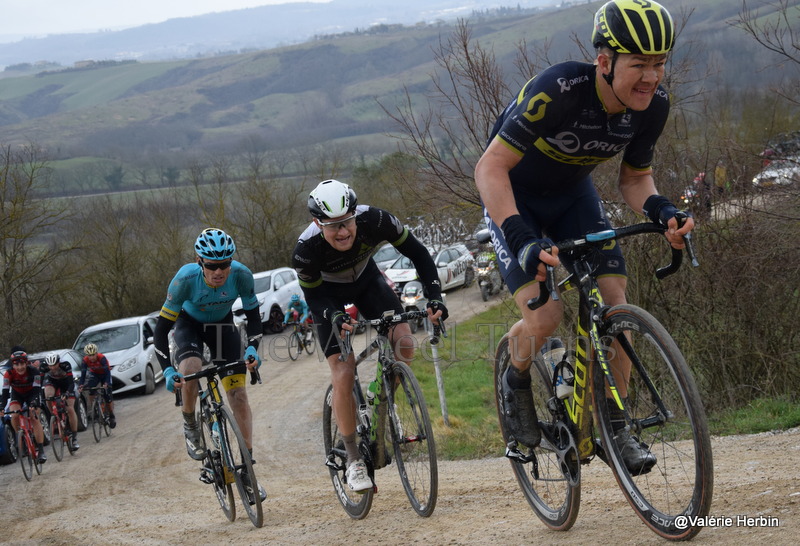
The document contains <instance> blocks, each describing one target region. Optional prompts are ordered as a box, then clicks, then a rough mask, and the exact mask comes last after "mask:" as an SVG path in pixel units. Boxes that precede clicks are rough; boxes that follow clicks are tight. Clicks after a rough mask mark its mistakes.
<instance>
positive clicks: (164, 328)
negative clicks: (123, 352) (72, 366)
mask: <svg viewBox="0 0 800 546" xmlns="http://www.w3.org/2000/svg"><path fill="white" fill-rule="evenodd" d="M173 326H175V322H174V321H172V320H170V319H168V318H166V317H165V316H164V315H159V316H158V319H157V320H156V327H155V329H154V331H153V344H154V345H155V347H156V357H157V358H158V363H159V364H160V365H161V369H162V370H166V369H167V368H169V367H170V365H171V364H170V361H169V331H170V330H172V327H173ZM81 384H83V380H82V379H81Z"/></svg>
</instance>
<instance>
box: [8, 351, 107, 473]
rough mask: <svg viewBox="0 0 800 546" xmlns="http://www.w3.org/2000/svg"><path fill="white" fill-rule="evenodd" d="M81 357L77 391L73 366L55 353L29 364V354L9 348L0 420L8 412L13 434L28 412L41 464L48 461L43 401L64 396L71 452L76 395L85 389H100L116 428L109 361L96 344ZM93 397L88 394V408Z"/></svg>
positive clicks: (75, 444) (74, 440) (74, 443)
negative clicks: (26, 411) (45, 449)
mask: <svg viewBox="0 0 800 546" xmlns="http://www.w3.org/2000/svg"><path fill="white" fill-rule="evenodd" d="M83 352H84V357H83V359H82V360H81V376H80V379H79V380H78V384H77V389H76V384H75V377H74V376H73V373H72V366H71V365H70V363H69V362H67V361H64V360H61V357H60V356H59V355H58V353H48V354H47V355H45V356H44V358H43V359H41V360H34V361H32V362H31V361H30V360H29V359H28V353H27V352H26V351H25V349H24V347H22V346H19V345H17V346H15V347H13V348H12V349H11V354H10V356H9V359H8V363H9V367H8V369H7V370H6V371H5V372H4V373H3V388H2V401H0V418H2V417H3V416H4V414H5V412H9V413H11V426H12V427H13V429H14V432H15V434H16V433H17V432H18V431H19V428H20V417H19V413H18V412H19V411H20V410H23V409H24V408H27V409H29V411H30V417H31V424H32V428H33V434H34V439H35V442H36V454H35V456H36V459H37V461H38V462H39V463H40V464H41V463H45V462H46V461H47V455H46V454H45V452H44V440H45V435H44V430H43V428H42V422H41V419H40V412H41V411H42V408H43V406H44V401H45V400H47V399H52V398H54V397H63V398H64V399H65V402H66V411H67V419H68V422H69V431H68V441H69V443H70V448H71V449H70V451H77V450H78V449H79V448H80V445H79V444H78V416H77V413H76V412H75V399H76V394H77V393H80V392H82V391H83V390H84V388H88V389H90V390H92V389H94V388H95V387H101V388H102V390H101V391H100V393H101V396H102V397H103V400H104V401H105V404H106V408H107V410H108V412H109V426H110V427H111V428H115V427H116V426H117V420H116V416H115V415H114V401H113V395H112V381H111V366H110V365H109V362H108V359H107V358H106V357H105V355H103V354H102V353H100V352H99V351H98V349H97V345H95V344H94V343H89V344H88V345H86V346H85V347H84V349H83ZM94 396H95V395H93V394H90V395H89V398H90V401H89V407H91V402H92V399H93V397H94Z"/></svg>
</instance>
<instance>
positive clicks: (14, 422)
mask: <svg viewBox="0 0 800 546" xmlns="http://www.w3.org/2000/svg"><path fill="white" fill-rule="evenodd" d="M20 407H21V406H20V404H19V402H11V403H10V404H9V405H8V411H19V410H20ZM11 428H13V429H14V432H19V413H12V414H11Z"/></svg>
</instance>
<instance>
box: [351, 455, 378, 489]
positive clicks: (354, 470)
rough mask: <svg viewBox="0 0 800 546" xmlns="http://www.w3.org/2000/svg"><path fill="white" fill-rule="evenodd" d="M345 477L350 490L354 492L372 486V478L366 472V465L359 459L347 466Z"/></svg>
mask: <svg viewBox="0 0 800 546" xmlns="http://www.w3.org/2000/svg"><path fill="white" fill-rule="evenodd" d="M345 477H346V479H347V485H348V487H350V490H351V491H355V492H356V493H360V492H363V491H366V490H367V489H370V488H371V487H372V480H371V479H370V477H369V474H368V473H367V465H365V464H364V461H362V460H361V459H359V460H357V461H356V462H354V463H353V464H351V465H350V466H348V467H347V472H345Z"/></svg>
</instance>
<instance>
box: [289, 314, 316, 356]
mask: <svg viewBox="0 0 800 546" xmlns="http://www.w3.org/2000/svg"><path fill="white" fill-rule="evenodd" d="M287 324H289V325H291V326H292V333H291V334H289V358H291V359H292V360H297V357H299V356H300V355H301V354H302V353H303V349H305V350H306V352H307V353H308V354H314V349H315V348H316V346H317V337H316V334H315V333H314V328H313V327H312V326H311V325H310V324H308V323H306V324H305V328H303V325H302V324H300V323H299V322H296V321H295V322H288V323H287Z"/></svg>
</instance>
